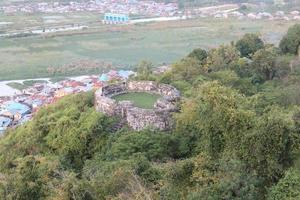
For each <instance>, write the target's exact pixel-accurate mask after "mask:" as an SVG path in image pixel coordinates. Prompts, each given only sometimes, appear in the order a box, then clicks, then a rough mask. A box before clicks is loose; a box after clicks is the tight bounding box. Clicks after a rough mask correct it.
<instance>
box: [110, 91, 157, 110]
mask: <svg viewBox="0 0 300 200" xmlns="http://www.w3.org/2000/svg"><path fill="white" fill-rule="evenodd" d="M160 97H161V96H160V95H157V94H150V93H147V92H130V93H125V94H120V95H117V96H114V97H113V99H115V100H117V101H131V102H133V104H134V105H135V106H137V107H139V108H146V109H151V108H153V106H154V103H155V102H156V101H157V99H158V98H160Z"/></svg>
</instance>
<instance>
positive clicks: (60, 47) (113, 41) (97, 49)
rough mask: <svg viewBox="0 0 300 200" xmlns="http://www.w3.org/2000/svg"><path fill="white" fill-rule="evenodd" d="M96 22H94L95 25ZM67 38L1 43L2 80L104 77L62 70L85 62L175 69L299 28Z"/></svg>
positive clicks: (115, 30) (189, 26) (241, 26)
mask: <svg viewBox="0 0 300 200" xmlns="http://www.w3.org/2000/svg"><path fill="white" fill-rule="evenodd" d="M93 20H94V19H93ZM97 23H98V25H95V24H94V25H92V26H91V27H90V28H89V29H87V30H84V31H82V32H81V33H80V34H78V32H76V34H75V33H68V34H67V35H65V34H64V35H52V36H51V37H50V36H47V37H45V36H31V37H25V38H0V80H12V79H24V78H41V77H53V76H71V75H74V76H75V75H81V74H89V73H100V72H102V71H103V69H101V67H99V68H97V69H96V70H92V71H91V70H90V71H89V70H85V66H81V67H77V68H74V69H71V70H65V69H60V70H59V74H55V73H54V74H52V73H50V72H49V67H52V68H60V67H61V66H62V65H64V64H69V63H71V62H76V61H79V60H92V61H97V62H101V61H104V62H107V63H112V64H113V67H114V68H116V66H119V67H121V68H124V67H128V68H130V67H134V66H135V64H136V63H138V62H139V61H141V60H143V59H146V60H150V61H151V62H153V63H154V64H160V63H164V62H166V63H172V62H175V61H176V60H178V59H180V58H182V57H183V56H185V55H186V54H187V53H188V52H190V51H191V50H192V49H194V48H199V47H202V48H206V49H207V48H212V47H215V46H218V45H220V44H225V43H229V42H230V41H235V40H237V39H238V38H239V37H241V36H242V35H243V34H244V33H248V32H252V33H260V34H261V36H262V38H263V39H264V40H265V41H266V42H270V43H273V42H275V41H278V40H279V39H280V38H281V37H282V35H283V34H285V32H286V30H287V29H288V27H289V26H290V25H292V24H293V23H295V22H280V21H263V20H261V21H250V20H245V21H242V20H234V19H230V20H229V19H228V20H216V19H209V20H208V19H201V20H200V19H199V20H186V21H176V22H160V23H147V24H138V25H132V26H103V25H101V22H97Z"/></svg>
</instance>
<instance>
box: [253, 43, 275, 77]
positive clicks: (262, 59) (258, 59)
mask: <svg viewBox="0 0 300 200" xmlns="http://www.w3.org/2000/svg"><path fill="white" fill-rule="evenodd" d="M277 56H278V54H277V52H276V49H275V48H274V47H270V48H264V49H261V50H258V51H257V52H256V53H255V54H254V56H253V63H252V65H253V68H254V70H255V71H256V73H257V74H258V75H259V76H261V77H262V78H263V79H264V80H272V79H273V78H274V77H275V75H276V70H277V69H276V58H277Z"/></svg>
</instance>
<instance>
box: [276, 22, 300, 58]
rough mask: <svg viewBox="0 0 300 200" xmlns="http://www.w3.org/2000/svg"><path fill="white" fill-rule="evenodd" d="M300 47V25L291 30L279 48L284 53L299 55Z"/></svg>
mask: <svg viewBox="0 0 300 200" xmlns="http://www.w3.org/2000/svg"><path fill="white" fill-rule="evenodd" d="M299 46H300V24H296V25H294V26H292V27H290V28H289V30H288V32H287V34H286V35H285V36H284V37H283V38H282V40H281V41H280V44H279V47H280V49H281V51H282V52H283V53H290V54H295V55H296V54H298V53H299Z"/></svg>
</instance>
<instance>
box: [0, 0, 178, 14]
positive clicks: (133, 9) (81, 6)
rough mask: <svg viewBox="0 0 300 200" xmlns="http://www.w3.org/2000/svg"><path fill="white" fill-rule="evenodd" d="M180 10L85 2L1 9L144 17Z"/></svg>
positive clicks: (109, 1) (147, 3)
mask: <svg viewBox="0 0 300 200" xmlns="http://www.w3.org/2000/svg"><path fill="white" fill-rule="evenodd" d="M177 10H178V7H177V3H167V4H165V3H157V2H155V1H136V0H128V1H114V0H103V1H98V0H96V1H85V2H72V1H70V2H40V3H38V2H32V3H24V4H22V3H19V4H16V5H15V4H13V5H7V6H2V7H0V12H1V11H2V12H3V13H5V14H14V13H20V12H23V13H72V12H83V11H87V12H99V13H106V12H113V13H123V14H131V15H143V16H173V15H174V14H175V13H176V11H177Z"/></svg>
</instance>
